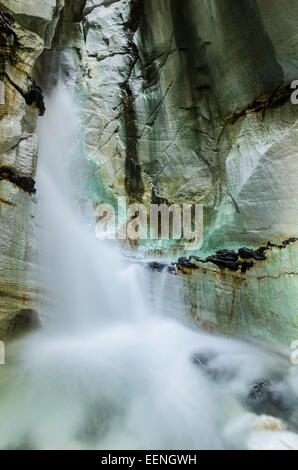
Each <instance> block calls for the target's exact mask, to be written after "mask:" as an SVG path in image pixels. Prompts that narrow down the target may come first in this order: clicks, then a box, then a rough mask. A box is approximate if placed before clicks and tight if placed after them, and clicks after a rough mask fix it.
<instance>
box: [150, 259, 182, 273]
mask: <svg viewBox="0 0 298 470" xmlns="http://www.w3.org/2000/svg"><path fill="white" fill-rule="evenodd" d="M147 266H148V268H150V269H153V271H158V272H164V271H166V272H176V269H175V267H174V266H170V265H168V264H164V263H159V262H158V261H150V263H147Z"/></svg>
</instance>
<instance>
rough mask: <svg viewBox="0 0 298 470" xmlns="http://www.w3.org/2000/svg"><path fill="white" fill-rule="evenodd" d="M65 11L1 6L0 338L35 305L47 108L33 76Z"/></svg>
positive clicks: (12, 1)
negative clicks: (41, 124)
mask: <svg viewBox="0 0 298 470" xmlns="http://www.w3.org/2000/svg"><path fill="white" fill-rule="evenodd" d="M62 6H63V2H62V1H60V0H59V1H58V0H57V1H56V0H38V1H37V0H26V1H19V0H1V2H0V75H1V76H0V219H1V220H0V223H1V234H0V278H1V281H0V331H1V334H5V332H8V331H10V330H11V328H12V329H14V328H16V327H17V325H21V324H23V323H24V322H22V321H21V320H20V321H15V320H14V318H19V319H21V318H23V316H22V315H23V313H24V312H31V311H34V308H35V301H36V299H37V293H36V291H35V290H34V288H33V287H32V282H31V274H30V272H31V267H32V264H31V263H32V262H33V261H34V260H33V257H32V255H33V250H32V237H33V232H34V207H33V201H34V198H33V197H32V195H33V194H34V193H35V181H34V178H35V171H36V161H37V150H38V142H37V137H36V135H35V124H36V119H37V117H38V114H39V115H43V114H44V112H45V106H44V101H43V93H42V90H41V88H40V87H39V86H38V85H37V84H36V82H35V81H34V79H33V78H32V76H33V75H34V70H33V69H34V67H35V64H36V60H37V58H38V57H39V55H40V54H41V53H42V51H43V48H44V47H45V45H46V46H50V44H51V40H52V37H53V34H54V30H55V26H56V23H57V21H58V16H59V11H60V10H61V8H62ZM20 312H23V313H22V314H21V313H20ZM19 314H20V316H18V315H19ZM26 318H27V317H26ZM4 325H5V327H4Z"/></svg>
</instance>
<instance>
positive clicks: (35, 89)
mask: <svg viewBox="0 0 298 470" xmlns="http://www.w3.org/2000/svg"><path fill="white" fill-rule="evenodd" d="M3 77H6V78H7V80H8V81H9V83H10V84H11V85H12V86H13V87H14V88H15V89H16V90H17V91H18V92H19V93H20V94H21V95H22V97H23V98H24V100H25V102H26V104H27V105H28V106H35V107H36V108H37V109H38V114H39V116H43V115H44V113H45V111H46V108H45V104H44V100H43V93H42V89H41V88H40V87H39V86H38V85H37V84H36V83H35V81H34V80H33V78H30V85H29V87H28V89H27V90H23V89H22V88H21V87H20V86H19V85H18V84H17V83H15V82H14V81H13V80H12V79H11V78H10V77H9V75H8V74H7V73H1V72H0V78H2V79H3Z"/></svg>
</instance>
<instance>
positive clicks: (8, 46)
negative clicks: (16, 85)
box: [0, 10, 19, 72]
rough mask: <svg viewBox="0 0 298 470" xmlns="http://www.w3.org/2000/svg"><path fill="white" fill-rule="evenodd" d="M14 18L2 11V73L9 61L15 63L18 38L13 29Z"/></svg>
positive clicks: (0, 22)
mask: <svg viewBox="0 0 298 470" xmlns="http://www.w3.org/2000/svg"><path fill="white" fill-rule="evenodd" d="M13 25H14V17H13V16H12V15H11V14H10V13H7V12H6V11H4V10H0V44H1V50H0V72H4V71H5V66H6V63H7V61H9V62H10V63H13V61H14V58H13V56H14V49H15V48H16V47H17V46H18V44H19V41H18V37H17V35H16V33H15V31H14V29H13Z"/></svg>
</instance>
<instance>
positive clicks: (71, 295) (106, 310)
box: [0, 86, 287, 449]
mask: <svg viewBox="0 0 298 470" xmlns="http://www.w3.org/2000/svg"><path fill="white" fill-rule="evenodd" d="M39 137H40V157H39V170H38V195H39V196H38V197H39V213H40V214H39V215H40V224H41V226H42V231H41V272H42V277H43V279H45V282H46V283H47V288H48V290H49V293H50V297H51V301H50V302H47V304H46V305H45V306H44V311H43V315H42V319H43V327H42V329H41V330H40V331H38V332H36V333H32V334H30V335H28V336H27V337H25V338H24V339H23V340H21V341H18V342H15V343H14V344H12V345H11V346H10V358H11V360H10V361H9V365H7V366H5V368H2V369H1V376H0V379H1V382H0V448H2V449H8V448H14V449H15V448H21V449H23V448H25V449H28V448H33V449H69V448H74V449H224V448H228V449H232V448H246V447H247V446H248V438H249V434H250V431H249V426H248V425H246V424H244V425H241V426H240V427H239V426H238V425H233V423H234V420H237V422H238V418H241V416H244V413H245V410H244V408H243V406H242V404H241V397H244V396H245V395H246V394H247V391H248V389H249V386H250V385H251V384H252V383H254V381H256V380H258V379H260V378H262V377H267V376H275V377H283V379H284V380H287V378H286V376H287V363H286V361H285V360H283V359H281V358H278V357H276V356H272V354H269V353H267V352H264V351H262V350H260V349H258V348H254V347H252V346H250V345H247V344H246V343H244V342H241V341H234V340H228V339H225V338H219V337H212V336H210V335H208V334H205V333H202V332H199V331H194V330H192V329H190V328H187V327H186V326H183V325H182V324H180V323H179V322H178V321H176V320H174V319H172V320H171V319H169V318H168V317H167V318H166V317H163V315H162V309H161V308H160V309H158V310H159V311H156V310H155V311H154V309H153V308H152V306H150V304H148V303H147V301H146V300H145V299H146V298H147V295H146V291H145V289H146V282H145V280H146V276H145V275H144V270H143V268H142V267H141V266H140V265H138V264H131V263H129V262H127V261H125V260H124V259H123V257H122V256H121V254H120V252H119V249H118V248H117V245H115V244H111V243H108V242H103V241H99V240H97V239H96V238H95V235H94V231H93V230H92V228H90V226H89V225H88V224H87V223H86V220H84V219H83V218H82V216H81V214H80V212H79V211H78V210H77V206H78V203H77V200H76V197H75V193H74V190H75V188H74V187H73V185H72V184H71V177H70V175H71V165H72V162H73V161H74V159H75V158H76V155H77V153H78V148H79V143H80V140H81V129H80V123H79V121H78V113H77V109H76V107H75V105H74V104H73V102H72V100H71V99H70V97H69V95H68V92H67V91H66V90H65V89H64V88H63V87H61V86H60V87H59V88H58V89H57V90H56V91H55V93H53V96H52V99H51V101H50V103H49V105H48V107H47V115H46V117H45V118H44V119H43V120H42V121H41V124H40V128H39ZM162 276H167V274H162ZM158 282H159V281H157V284H158ZM156 292H158V295H159V296H160V299H158V303H159V305H162V303H161V301H162V296H163V295H166V293H165V292H160V289H158V288H157V289H156ZM180 309H181V311H183V310H184V307H183V304H182V302H181V305H180ZM194 355H196V356H195V357H196V360H193V358H194ZM206 363H208V365H206ZM198 364H199V365H198Z"/></svg>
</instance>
